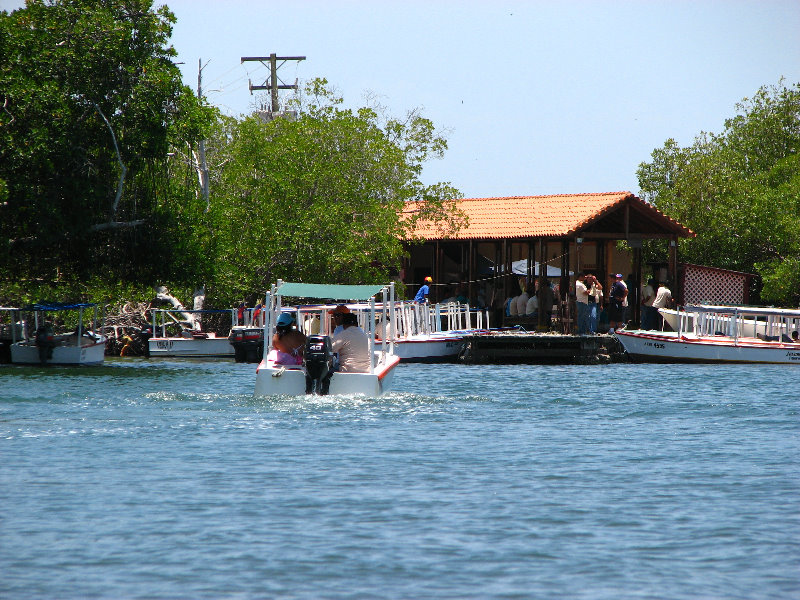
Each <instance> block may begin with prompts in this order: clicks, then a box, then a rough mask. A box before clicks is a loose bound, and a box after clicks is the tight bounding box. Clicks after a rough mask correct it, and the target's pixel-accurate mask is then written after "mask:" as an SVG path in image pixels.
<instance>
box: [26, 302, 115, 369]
mask: <svg viewBox="0 0 800 600" xmlns="http://www.w3.org/2000/svg"><path fill="white" fill-rule="evenodd" d="M66 311H72V312H77V322H76V323H73V321H74V320H75V317H69V316H67V315H66V314H64V315H62V314H61V313H65V312H66ZM27 312H31V313H33V322H32V325H33V329H32V330H31V331H27V332H25V330H26V329H27V327H25V326H24V325H23V328H22V330H23V336H22V338H21V339H19V340H16V339H14V341H13V342H12V344H11V362H12V363H13V364H27V365H40V364H42V365H43V364H47V365H100V364H103V361H104V360H105V350H106V337H105V336H104V335H102V334H100V333H97V332H98V331H100V328H99V327H98V314H97V313H98V306H97V304H93V303H78V304H55V303H49V304H44V303H41V304H33V305H31V306H27V307H25V308H22V309H20V313H27ZM87 312H90V313H91V318H88V317H87V315H86V313H87ZM49 313H59V320H61V321H62V322H63V321H66V322H67V323H69V327H70V328H71V329H72V330H71V331H70V332H69V333H55V331H54V326H53V323H52V322H51V321H50V319H49ZM20 322H21V323H22V321H21V320H20ZM28 324H29V325H30V324H31V323H30V322H28ZM62 324H63V323H62ZM17 331H18V330H17V328H16V327H13V328H12V333H13V335H14V336H15V337H16V333H17Z"/></svg>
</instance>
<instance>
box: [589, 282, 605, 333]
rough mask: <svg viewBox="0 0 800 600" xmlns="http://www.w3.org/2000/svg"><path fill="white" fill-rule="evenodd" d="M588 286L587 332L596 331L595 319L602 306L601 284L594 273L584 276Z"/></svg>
mask: <svg viewBox="0 0 800 600" xmlns="http://www.w3.org/2000/svg"><path fill="white" fill-rule="evenodd" d="M586 282H587V284H589V283H591V286H590V287H589V333H597V319H598V316H599V314H600V307H601V306H603V286H602V285H601V284H600V282H599V281H598V279H597V277H595V276H594V275H587V276H586Z"/></svg>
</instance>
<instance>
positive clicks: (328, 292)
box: [275, 281, 386, 300]
mask: <svg viewBox="0 0 800 600" xmlns="http://www.w3.org/2000/svg"><path fill="white" fill-rule="evenodd" d="M385 287H386V286H385V285H334V284H324V283H291V282H288V281H284V282H281V283H279V284H278V287H277V289H276V291H275V293H276V295H278V296H292V297H294V298H316V299H318V300H319V299H330V300H369V299H370V298H372V297H374V296H376V295H378V294H379V293H380V292H381V290H383V288H385Z"/></svg>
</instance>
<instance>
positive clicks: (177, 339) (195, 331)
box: [147, 308, 236, 358]
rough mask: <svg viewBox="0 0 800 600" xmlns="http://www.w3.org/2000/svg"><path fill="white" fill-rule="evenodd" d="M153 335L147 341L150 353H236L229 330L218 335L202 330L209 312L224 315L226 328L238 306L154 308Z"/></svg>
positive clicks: (185, 355) (201, 355)
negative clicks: (227, 307) (220, 307)
mask: <svg viewBox="0 0 800 600" xmlns="http://www.w3.org/2000/svg"><path fill="white" fill-rule="evenodd" d="M151 312H152V316H153V322H152V327H153V335H152V337H151V338H150V339H149V340H148V341H147V344H148V347H149V350H150V356H151V357H182V358H228V357H232V356H233V346H231V343H230V340H229V339H228V333H225V334H224V335H218V334H217V333H216V332H214V331H209V330H208V329H210V328H206V329H207V330H205V331H204V330H203V328H202V322H203V319H204V318H205V317H207V316H212V315H222V320H224V321H225V329H226V330H228V329H229V327H230V325H229V322H233V321H232V320H233V319H234V318H235V312H236V310H235V309H223V310H189V309H184V308H181V309H153V310H151Z"/></svg>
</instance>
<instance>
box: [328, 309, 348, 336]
mask: <svg viewBox="0 0 800 600" xmlns="http://www.w3.org/2000/svg"><path fill="white" fill-rule="evenodd" d="M349 313H350V309H349V308H347V307H346V306H345V305H344V304H340V305H339V306H337V307H336V308H334V309H333V310H332V311H331V316H332V317H333V324H334V328H333V333H332V334H331V335H336V334H337V333H339V332H341V331H342V329H344V327H343V326H342V319H343V318H344V315H346V314H349Z"/></svg>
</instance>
